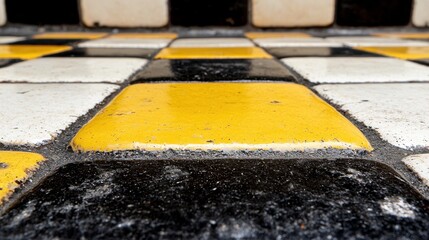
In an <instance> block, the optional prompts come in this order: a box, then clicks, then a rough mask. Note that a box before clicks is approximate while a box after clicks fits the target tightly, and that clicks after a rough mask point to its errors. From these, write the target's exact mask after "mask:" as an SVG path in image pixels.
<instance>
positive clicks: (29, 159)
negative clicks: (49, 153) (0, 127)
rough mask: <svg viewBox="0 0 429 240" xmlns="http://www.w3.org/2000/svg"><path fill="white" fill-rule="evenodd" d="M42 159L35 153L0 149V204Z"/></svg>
mask: <svg viewBox="0 0 429 240" xmlns="http://www.w3.org/2000/svg"><path fill="white" fill-rule="evenodd" d="M43 160H44V157H43V156H42V155H39V154H36V153H28V152H10V151H0V204H1V203H2V202H3V201H4V200H5V199H6V198H7V197H8V196H9V195H10V194H11V193H12V192H13V190H14V189H15V188H17V187H19V184H18V183H19V182H23V181H24V180H25V179H27V178H28V176H29V174H30V173H31V171H34V170H35V169H36V168H37V167H38V163H39V162H41V161H43Z"/></svg>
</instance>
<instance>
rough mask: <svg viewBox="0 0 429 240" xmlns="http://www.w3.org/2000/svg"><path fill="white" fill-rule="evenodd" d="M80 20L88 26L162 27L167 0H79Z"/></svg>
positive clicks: (166, 15) (166, 12) (166, 13)
mask: <svg viewBox="0 0 429 240" xmlns="http://www.w3.org/2000/svg"><path fill="white" fill-rule="evenodd" d="M80 6H81V14H82V21H83V23H84V24H85V25H86V26H89V27H98V26H102V27H163V26H165V25H167V23H168V0H126V1H124V0H81V1H80Z"/></svg>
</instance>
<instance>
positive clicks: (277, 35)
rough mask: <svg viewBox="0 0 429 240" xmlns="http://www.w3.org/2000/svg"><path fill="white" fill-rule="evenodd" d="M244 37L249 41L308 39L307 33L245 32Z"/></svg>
mask: <svg viewBox="0 0 429 240" xmlns="http://www.w3.org/2000/svg"><path fill="white" fill-rule="evenodd" d="M245 36H246V37H247V38H250V39H258V38H309V37H311V35H310V34H308V33H303V32H246V33H245Z"/></svg>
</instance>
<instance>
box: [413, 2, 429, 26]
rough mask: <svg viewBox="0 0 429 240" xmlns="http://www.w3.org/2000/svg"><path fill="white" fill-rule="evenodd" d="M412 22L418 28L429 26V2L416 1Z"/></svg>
mask: <svg viewBox="0 0 429 240" xmlns="http://www.w3.org/2000/svg"><path fill="white" fill-rule="evenodd" d="M413 8H414V9H413V16H412V22H413V25H414V26H416V27H427V26H429V14H428V9H429V0H414V6H413Z"/></svg>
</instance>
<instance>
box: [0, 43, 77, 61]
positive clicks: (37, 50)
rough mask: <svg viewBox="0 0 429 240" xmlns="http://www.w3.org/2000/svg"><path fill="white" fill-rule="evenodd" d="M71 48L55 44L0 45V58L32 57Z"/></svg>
mask: <svg viewBox="0 0 429 240" xmlns="http://www.w3.org/2000/svg"><path fill="white" fill-rule="evenodd" d="M70 49H72V48H71V47H70V46H59V45H58V46H57V45H0V59H5V58H16V59H24V60H26V59H33V58H38V57H42V56H45V55H49V54H54V53H60V52H64V51H67V50H70Z"/></svg>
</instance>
